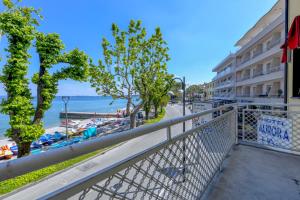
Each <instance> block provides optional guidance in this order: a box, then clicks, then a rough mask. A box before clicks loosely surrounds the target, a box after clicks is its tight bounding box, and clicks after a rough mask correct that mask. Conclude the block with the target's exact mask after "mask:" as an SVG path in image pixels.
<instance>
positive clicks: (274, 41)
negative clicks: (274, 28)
mask: <svg viewBox="0 0 300 200" xmlns="http://www.w3.org/2000/svg"><path fill="white" fill-rule="evenodd" d="M280 42H281V38H276V39H272V40H271V41H270V43H268V44H267V50H270V49H272V48H273V47H275V46H276V45H279V44H280Z"/></svg>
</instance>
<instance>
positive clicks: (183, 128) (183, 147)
mask: <svg viewBox="0 0 300 200" xmlns="http://www.w3.org/2000/svg"><path fill="white" fill-rule="evenodd" d="M173 80H174V81H175V80H179V81H180V82H181V89H182V114H183V116H185V87H186V85H185V77H182V79H181V78H179V77H175V78H173ZM182 130H183V133H184V132H185V121H184V122H183V124H182ZM185 149H186V146H185V138H183V146H182V151H183V158H182V164H183V169H182V175H183V180H182V182H185V165H186V157H185Z"/></svg>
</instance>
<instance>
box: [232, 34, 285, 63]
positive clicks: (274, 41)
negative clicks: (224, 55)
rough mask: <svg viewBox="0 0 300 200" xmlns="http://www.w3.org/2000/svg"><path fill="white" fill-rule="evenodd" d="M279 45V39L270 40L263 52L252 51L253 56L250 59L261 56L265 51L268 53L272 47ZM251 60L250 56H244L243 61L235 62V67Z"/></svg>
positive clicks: (260, 50) (261, 50)
mask: <svg viewBox="0 0 300 200" xmlns="http://www.w3.org/2000/svg"><path fill="white" fill-rule="evenodd" d="M280 43H281V38H276V39H272V40H271V41H270V43H268V44H267V49H266V50H265V51H264V50H263V48H260V49H257V50H255V51H253V55H252V59H253V58H256V57H257V56H259V55H261V54H263V53H264V52H266V51H269V50H270V49H272V48H273V47H274V46H276V45H278V44H280ZM250 59H251V56H250V55H249V56H246V57H244V58H243V59H240V60H238V61H237V66H240V65H242V64H244V63H246V62H248V61H249V60H250Z"/></svg>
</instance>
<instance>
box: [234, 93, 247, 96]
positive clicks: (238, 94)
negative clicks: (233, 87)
mask: <svg viewBox="0 0 300 200" xmlns="http://www.w3.org/2000/svg"><path fill="white" fill-rule="evenodd" d="M236 96H237V97H250V93H249V94H237V95H236Z"/></svg>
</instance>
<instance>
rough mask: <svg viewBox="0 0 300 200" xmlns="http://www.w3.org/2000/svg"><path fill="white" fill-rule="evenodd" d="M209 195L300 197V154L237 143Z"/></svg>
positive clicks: (222, 198) (270, 199) (220, 199)
mask: <svg viewBox="0 0 300 200" xmlns="http://www.w3.org/2000/svg"><path fill="white" fill-rule="evenodd" d="M206 199H209V200H227V199H228V200H244V199H245V200H258V199H259V200H297V199H298V200H300V156H295V155H290V154H285V153H278V152H274V151H269V150H263V149H259V148H255V147H249V146H243V145H239V146H236V147H234V149H233V151H232V152H231V154H230V157H229V158H228V159H227V160H226V161H225V163H224V168H223V170H222V172H221V173H220V174H219V175H218V176H217V177H216V179H215V181H214V182H213V183H212V186H211V187H210V191H209V192H208V194H207V197H206Z"/></svg>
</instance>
